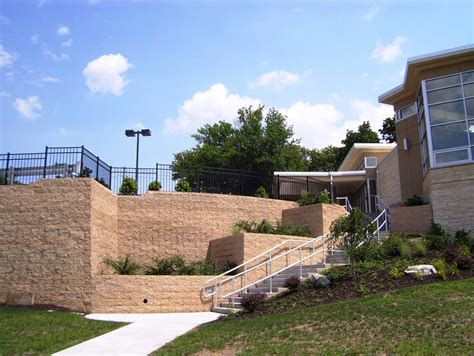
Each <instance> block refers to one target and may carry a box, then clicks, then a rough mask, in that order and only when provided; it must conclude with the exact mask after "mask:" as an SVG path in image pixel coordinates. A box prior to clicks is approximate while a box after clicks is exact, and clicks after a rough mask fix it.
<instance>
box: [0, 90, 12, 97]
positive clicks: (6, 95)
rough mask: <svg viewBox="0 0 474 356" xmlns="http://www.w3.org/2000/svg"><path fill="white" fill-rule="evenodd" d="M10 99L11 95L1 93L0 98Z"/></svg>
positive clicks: (4, 92)
mask: <svg viewBox="0 0 474 356" xmlns="http://www.w3.org/2000/svg"><path fill="white" fill-rule="evenodd" d="M10 97H11V95H10V93H8V92H6V91H0V98H10Z"/></svg>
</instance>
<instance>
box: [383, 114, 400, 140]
mask: <svg viewBox="0 0 474 356" xmlns="http://www.w3.org/2000/svg"><path fill="white" fill-rule="evenodd" d="M379 133H380V135H381V136H382V140H384V141H385V142H388V143H392V142H397V134H396V132H395V116H393V117H387V118H386V119H385V120H383V124H382V128H381V129H380V130H379Z"/></svg>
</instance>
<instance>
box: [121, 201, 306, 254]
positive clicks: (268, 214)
mask: <svg viewBox="0 0 474 356" xmlns="http://www.w3.org/2000/svg"><path fill="white" fill-rule="evenodd" d="M295 206H297V204H296V203H294V202H288V201H281V200H273V199H261V198H254V197H244V196H234V195H219V194H205V193H168V192H148V193H147V194H145V195H143V196H118V209H119V219H118V232H119V241H120V243H119V254H121V255H123V254H125V253H131V254H132V255H133V257H134V258H135V259H136V260H137V261H140V262H143V263H148V262H150V260H151V259H152V258H154V257H160V258H162V257H167V256H171V255H175V254H179V255H181V256H183V257H184V258H185V259H187V260H202V259H204V258H206V256H207V253H208V246H209V242H210V241H211V240H214V239H217V238H220V237H223V236H226V235H229V234H231V233H232V228H233V226H234V225H235V224H236V223H237V222H238V221H239V220H256V221H260V220H262V219H267V220H269V221H271V222H275V221H276V220H279V219H281V216H282V210H283V209H287V208H290V207H295Z"/></svg>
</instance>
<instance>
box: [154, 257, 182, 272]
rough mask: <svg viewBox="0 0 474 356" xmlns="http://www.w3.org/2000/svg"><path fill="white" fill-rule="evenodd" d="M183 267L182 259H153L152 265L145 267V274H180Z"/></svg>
mask: <svg viewBox="0 0 474 356" xmlns="http://www.w3.org/2000/svg"><path fill="white" fill-rule="evenodd" d="M184 266H185V262H184V259H183V258H182V257H181V256H179V255H175V256H171V257H167V258H163V259H159V258H155V259H154V260H153V264H152V265H150V266H147V267H146V270H145V274H148V275H172V274H180V270H182V269H183V268H184Z"/></svg>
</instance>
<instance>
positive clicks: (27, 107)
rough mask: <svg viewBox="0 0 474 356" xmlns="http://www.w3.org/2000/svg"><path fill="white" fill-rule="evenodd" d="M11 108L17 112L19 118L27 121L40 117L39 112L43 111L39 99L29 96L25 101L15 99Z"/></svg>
mask: <svg viewBox="0 0 474 356" xmlns="http://www.w3.org/2000/svg"><path fill="white" fill-rule="evenodd" d="M13 107H14V108H15V109H16V111H18V113H19V114H20V116H22V117H23V118H25V119H29V120H33V119H36V118H38V117H40V116H41V114H40V111H41V110H42V109H43V106H42V105H41V102H40V99H39V98H38V97H37V96H30V97H28V98H25V99H20V98H17V99H16V100H15V102H14V103H13Z"/></svg>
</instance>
